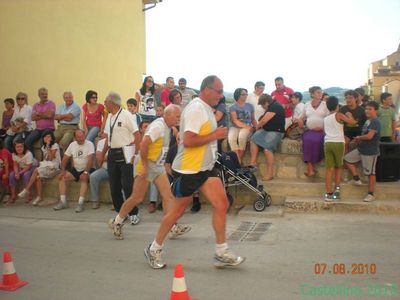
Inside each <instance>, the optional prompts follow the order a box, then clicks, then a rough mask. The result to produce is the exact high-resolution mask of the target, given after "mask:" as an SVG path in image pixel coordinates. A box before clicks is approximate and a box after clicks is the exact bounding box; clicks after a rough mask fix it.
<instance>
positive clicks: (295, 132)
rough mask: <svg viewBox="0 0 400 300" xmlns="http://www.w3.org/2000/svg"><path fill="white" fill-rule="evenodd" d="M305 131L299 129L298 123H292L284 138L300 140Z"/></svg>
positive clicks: (304, 129)
mask: <svg viewBox="0 0 400 300" xmlns="http://www.w3.org/2000/svg"><path fill="white" fill-rule="evenodd" d="M305 131H306V128H305V127H300V126H299V123H297V122H296V123H292V124H291V125H290V126H289V127H288V128H287V129H286V131H285V137H287V138H288V139H291V140H300V139H301V136H302V135H303V133H304V132H305Z"/></svg>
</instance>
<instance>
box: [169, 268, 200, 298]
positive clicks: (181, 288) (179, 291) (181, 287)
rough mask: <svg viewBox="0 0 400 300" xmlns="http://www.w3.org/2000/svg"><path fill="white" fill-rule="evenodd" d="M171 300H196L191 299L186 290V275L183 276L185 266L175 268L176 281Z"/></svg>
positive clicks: (173, 283)
mask: <svg viewBox="0 0 400 300" xmlns="http://www.w3.org/2000/svg"><path fill="white" fill-rule="evenodd" d="M170 300H196V299H193V298H190V297H189V293H188V291H187V288H186V282H185V275H184V274H183V266H182V265H176V266H175V275H174V281H173V282H172V291H171V298H170Z"/></svg>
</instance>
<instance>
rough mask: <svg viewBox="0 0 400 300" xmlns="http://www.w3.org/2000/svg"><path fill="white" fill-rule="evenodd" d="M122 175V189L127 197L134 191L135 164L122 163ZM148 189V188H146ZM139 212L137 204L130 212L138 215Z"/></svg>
mask: <svg viewBox="0 0 400 300" xmlns="http://www.w3.org/2000/svg"><path fill="white" fill-rule="evenodd" d="M121 174H122V175H121V176H122V189H123V190H124V194H125V197H126V198H129V196H130V195H131V193H132V188H133V181H134V180H133V164H125V163H121ZM146 191H147V190H146ZM138 213H139V208H138V207H137V206H135V207H134V208H133V209H132V211H130V212H129V215H130V216H133V215H135V216H137V215H138Z"/></svg>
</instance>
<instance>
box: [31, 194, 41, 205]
mask: <svg viewBox="0 0 400 300" xmlns="http://www.w3.org/2000/svg"><path fill="white" fill-rule="evenodd" d="M40 201H42V199H41V198H40V197H39V196H37V197H36V198H35V199H33V201H32V205H33V206H37V205H38V204H39V202H40Z"/></svg>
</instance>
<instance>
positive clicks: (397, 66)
mask: <svg viewBox="0 0 400 300" xmlns="http://www.w3.org/2000/svg"><path fill="white" fill-rule="evenodd" d="M367 87H368V92H369V95H370V96H371V97H372V98H373V99H374V100H379V96H380V94H381V93H382V92H389V93H391V94H393V100H394V103H395V105H396V106H397V108H399V106H400V44H399V47H398V49H397V51H396V52H393V53H392V54H390V55H388V56H387V57H386V58H384V59H382V60H378V61H376V62H373V63H372V64H371V65H370V67H369V70H368V84H367Z"/></svg>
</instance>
